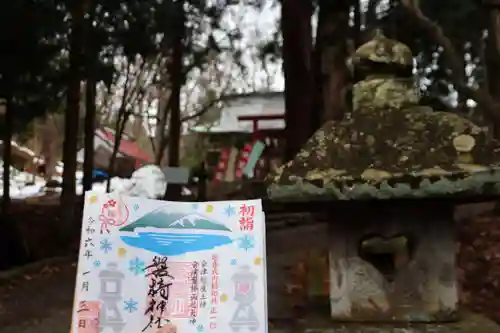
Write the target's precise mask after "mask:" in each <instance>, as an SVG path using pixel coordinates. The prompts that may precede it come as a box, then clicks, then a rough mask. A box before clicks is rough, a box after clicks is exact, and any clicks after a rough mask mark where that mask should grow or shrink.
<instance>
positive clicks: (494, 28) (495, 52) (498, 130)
mask: <svg viewBox="0 0 500 333" xmlns="http://www.w3.org/2000/svg"><path fill="white" fill-rule="evenodd" d="M484 4H485V7H486V12H487V15H488V37H487V38H486V50H485V58H486V72H487V75H486V77H487V78H488V92H489V93H490V95H491V97H493V99H495V101H497V102H500V76H499V75H498V73H500V2H499V1H495V0H484ZM492 123H493V124H494V126H493V132H494V134H495V136H496V137H500V124H498V123H497V122H496V121H493V120H492Z"/></svg>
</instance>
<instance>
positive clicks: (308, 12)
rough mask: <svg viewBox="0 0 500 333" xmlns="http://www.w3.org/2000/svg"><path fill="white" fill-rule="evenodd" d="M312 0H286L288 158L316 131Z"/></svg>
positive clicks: (283, 20)
mask: <svg viewBox="0 0 500 333" xmlns="http://www.w3.org/2000/svg"><path fill="white" fill-rule="evenodd" d="M312 11H313V8H312V4H311V1H310V0H283V1H282V5H281V31H282V34H283V72H284V74H285V110H286V111H285V122H286V129H285V137H286V146H285V159H286V160H290V159H292V158H293V157H294V156H295V154H296V153H297V152H298V151H299V150H300V148H301V147H302V145H303V144H304V143H305V142H306V141H307V139H309V137H310V136H311V134H312V133H313V131H314V126H313V124H312V116H311V114H312V112H313V101H314V96H313V91H314V88H313V82H314V80H313V73H312V69H311V55H312V54H311V53H312V27H311V16H312Z"/></svg>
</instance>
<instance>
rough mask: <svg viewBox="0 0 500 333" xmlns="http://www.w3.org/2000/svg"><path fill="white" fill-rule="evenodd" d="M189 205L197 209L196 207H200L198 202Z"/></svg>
mask: <svg viewBox="0 0 500 333" xmlns="http://www.w3.org/2000/svg"><path fill="white" fill-rule="evenodd" d="M191 207H192V208H193V209H194V210H197V209H198V207H200V205H199V204H197V203H195V204H192V205H191Z"/></svg>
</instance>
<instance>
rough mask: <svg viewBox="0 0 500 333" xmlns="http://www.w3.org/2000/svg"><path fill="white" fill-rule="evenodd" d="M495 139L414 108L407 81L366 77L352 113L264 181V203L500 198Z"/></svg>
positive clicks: (414, 93)
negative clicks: (474, 196) (498, 196)
mask: <svg viewBox="0 0 500 333" xmlns="http://www.w3.org/2000/svg"><path fill="white" fill-rule="evenodd" d="M499 170H500V142H498V141H496V140H494V139H492V138H491V136H490V135H489V133H488V132H487V131H486V130H485V129H482V128H480V127H478V126H476V125H475V124H474V123H472V122H471V121H469V120H468V119H465V118H463V117H460V116H458V115H456V114H452V113H446V112H436V111H434V110H432V109H431V108H428V107H425V106H421V105H419V91H418V89H417V88H416V85H415V83H414V80H413V79H412V78H397V77H387V76H377V75H373V76H368V77H367V78H366V79H365V80H362V81H360V82H358V83H356V84H355V85H354V88H353V110H352V113H351V114H349V115H348V116H347V117H346V118H345V119H344V120H343V121H340V122H333V121H330V122H327V123H326V124H325V125H324V126H323V127H322V128H320V129H319V130H318V131H317V132H316V133H315V134H314V135H313V136H312V138H311V139H309V141H308V142H307V143H306V144H305V146H304V147H303V149H301V150H300V152H299V153H298V154H297V155H296V157H295V158H294V159H293V160H292V161H290V162H288V163H287V164H285V165H283V166H282V167H281V168H279V169H278V170H277V171H276V172H275V173H274V174H271V175H270V176H269V178H268V181H269V183H270V185H269V188H268V194H269V196H270V198H271V199H281V200H310V199H311V198H315V199H328V200H331V199H338V200H353V199H389V198H423V197H433V196H440V197H441V196H450V195H460V196H464V195H465V196H466V195H478V194H499V193H500V186H499V185H498V184H499V181H500V173H499Z"/></svg>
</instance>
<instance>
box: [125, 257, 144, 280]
mask: <svg viewBox="0 0 500 333" xmlns="http://www.w3.org/2000/svg"><path fill="white" fill-rule="evenodd" d="M145 269H146V263H145V262H144V261H142V260H141V259H139V258H137V257H136V258H135V259H132V260H130V261H129V267H128V270H129V271H131V272H132V273H134V275H135V276H138V275H140V274H141V273H143V272H144V270H145Z"/></svg>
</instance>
